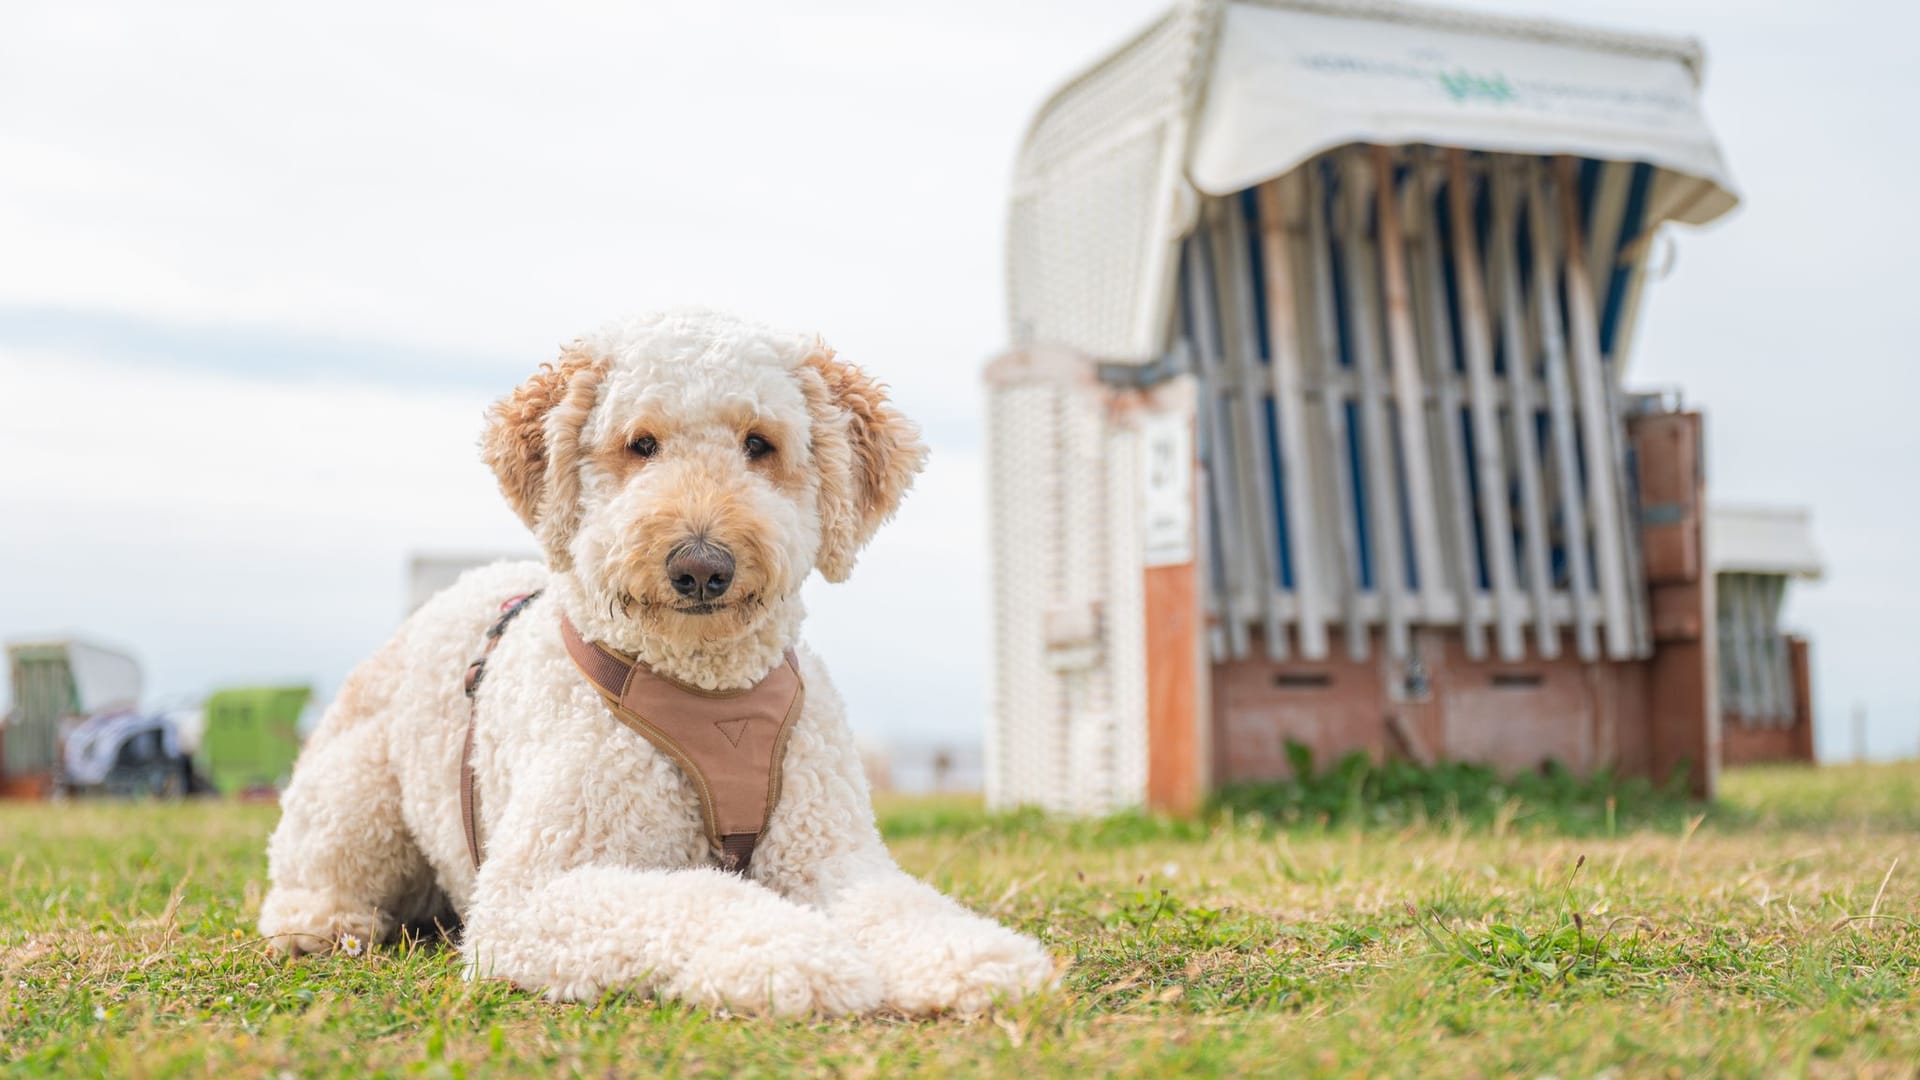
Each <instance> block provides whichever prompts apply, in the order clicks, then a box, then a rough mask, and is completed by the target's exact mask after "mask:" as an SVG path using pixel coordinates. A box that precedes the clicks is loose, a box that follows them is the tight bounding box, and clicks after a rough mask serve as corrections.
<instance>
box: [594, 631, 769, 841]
mask: <svg viewBox="0 0 1920 1080" xmlns="http://www.w3.org/2000/svg"><path fill="white" fill-rule="evenodd" d="M560 636H561V638H562V640H564V641H565V642H566V646H567V655H568V656H570V657H572V658H573V663H574V666H575V667H578V668H579V669H580V672H581V674H583V675H585V676H586V677H587V681H588V682H590V683H592V684H593V687H594V689H596V690H598V691H600V696H601V697H602V698H604V699H606V702H607V708H608V709H609V710H610V711H611V712H612V713H613V715H614V718H615V719H617V720H619V721H620V722H621V723H622V724H625V725H626V726H627V727H629V728H631V729H633V731H634V732H635V733H637V734H638V735H640V736H641V737H642V738H644V739H646V740H647V741H648V742H650V743H652V744H653V745H654V746H655V747H656V748H658V749H659V750H660V752H661V753H663V754H665V755H667V756H668V757H670V758H672V759H673V760H674V761H675V762H676V763H678V764H679V766H680V768H681V769H682V770H683V771H685V772H686V774H687V779H689V780H691V781H692V782H693V788H694V791H695V792H696V793H698V794H699V796H700V810H701V816H702V818H703V822H702V824H703V825H704V827H705V829H706V834H707V842H708V843H709V844H711V845H712V847H713V850H714V853H715V855H716V856H718V858H719V860H720V864H721V865H722V866H723V867H725V868H726V869H729V870H735V871H739V872H741V873H745V872H746V869H747V866H748V864H749V863H750V862H751V861H752V860H753V849H754V847H755V846H756V845H758V844H759V842H760V834H761V833H762V832H765V831H766V827H767V822H768V821H769V820H770V819H771V818H772V817H773V808H774V806H775V804H777V803H778V802H779V801H780V767H781V763H782V760H783V759H784V758H785V757H786V751H787V737H788V735H790V734H791V733H792V730H793V722H794V721H795V720H797V719H799V717H800V710H801V708H802V707H803V706H804V704H805V702H806V687H805V684H804V683H803V682H802V680H801V678H800V663H799V661H798V660H797V659H796V658H795V657H794V655H793V650H791V649H788V650H787V651H786V654H785V656H784V657H783V658H782V662H781V663H780V665H779V666H777V667H775V668H774V669H773V671H772V672H770V673H768V675H767V677H766V678H764V679H761V680H760V681H759V682H758V683H755V684H754V685H752V686H750V687H747V688H746V689H744V690H702V689H700V688H699V687H696V686H689V685H687V684H686V683H683V682H680V681H679V680H677V679H672V678H668V677H667V676H665V675H661V674H659V673H658V672H656V671H654V670H653V669H652V668H649V667H648V666H647V665H645V664H643V663H640V662H638V661H637V660H633V659H630V658H628V657H626V656H624V655H622V654H620V653H616V652H614V651H613V650H612V649H609V648H607V647H606V646H604V645H599V644H595V643H593V642H589V641H587V640H586V639H585V638H583V637H581V636H580V632H579V631H578V630H576V629H574V626H573V623H572V622H571V621H570V620H568V618H567V617H566V616H565V615H564V614H563V615H561V616H560Z"/></svg>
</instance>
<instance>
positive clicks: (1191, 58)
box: [1008, 0, 1738, 362]
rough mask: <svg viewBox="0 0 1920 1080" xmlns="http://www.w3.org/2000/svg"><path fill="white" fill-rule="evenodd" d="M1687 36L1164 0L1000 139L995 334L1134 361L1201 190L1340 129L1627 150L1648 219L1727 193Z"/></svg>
mask: <svg viewBox="0 0 1920 1080" xmlns="http://www.w3.org/2000/svg"><path fill="white" fill-rule="evenodd" d="M1702 66H1703V59H1702V52H1701V49H1700V47H1699V45H1698V44H1697V43H1696V42H1694V41H1692V40H1688V39H1675V38H1665V37H1654V36H1648V35H1642V34H1627V33H1619V32H1613V31H1605V30H1596V29H1590V28H1584V27H1577V26H1572V25H1568V24H1565V23H1560V22H1554V21H1547V20H1538V19H1514V18H1503V17H1496V16H1489V15H1480V14H1469V13H1463V12H1457V11H1450V10H1446V9H1441V8H1431V7H1424V6H1416V5H1411V4H1403V3H1391V2H1363V0H1235V2H1231V3H1228V2H1221V0H1200V2H1189V3H1183V4H1181V5H1180V6H1177V7H1175V8H1174V9H1173V10H1171V11H1169V12H1168V13H1167V14H1165V15H1163V16H1162V17H1160V18H1159V19H1157V20H1155V21H1154V22H1153V23H1152V24H1151V25H1150V26H1148V27H1147V28H1146V29H1145V30H1144V31H1142V32H1141V33H1140V34H1139V35H1137V36H1136V37H1135V38H1133V39H1132V40H1131V41H1129V42H1127V43H1126V44H1125V45H1124V46H1122V47H1121V48H1120V49H1118V50H1116V51H1115V52H1113V53H1112V54H1110V55H1109V56H1108V57H1107V58H1106V59H1104V60H1102V61H1100V62H1099V63H1098V64H1096V65H1094V66H1093V67H1092V68H1090V69H1088V70H1087V71H1086V72H1084V73H1083V74H1081V75H1080V76H1078V77H1077V78H1075V79H1073V80H1072V81H1070V82H1069V83H1068V84H1067V85H1066V86H1064V87H1063V88H1062V89H1061V90H1060V91H1058V92H1057V93H1056V94H1055V95H1054V96H1053V97H1052V98H1051V99H1050V100H1049V101H1048V102H1047V103H1046V104H1045V105H1044V106H1043V107H1042V109H1041V110H1040V112H1039V114H1038V115H1037V117H1036V118H1035V120H1034V122H1033V124H1032V126H1031V128H1030V129H1029V132H1028V134H1027V138H1026V141H1025V143H1024V144H1023V146H1022V148H1021V152H1020V156H1019V161H1018V164H1017V166H1016V170H1015V178H1014V193H1013V200H1012V208H1011V212H1010V216H1009V226H1008V290H1009V313H1010V322H1011V324H1012V342H1013V344H1015V345H1054V346H1064V347H1068V348H1071V349H1074V350H1076V351H1079V352H1081V353H1084V354H1086V355H1089V356H1093V357H1096V358H1099V359H1102V360H1112V361H1133V362H1144V361H1148V360H1152V359H1155V358H1157V357H1158V356H1160V355H1161V354H1162V352H1163V351H1164V350H1165V349H1166V348H1167V346H1168V340H1169V331H1170V326H1171V314H1172V307H1173V303H1172V301H1173V296H1174V281H1175V276H1176V264H1177V261H1178V248H1179V244H1180V241H1181V239H1182V238H1183V237H1185V236H1186V235H1187V234H1188V233H1189V232H1191V231H1192V230H1193V228H1194V227H1195V225H1196V224H1197V222H1198V220H1199V210H1200V203H1201V202H1202V201H1203V197H1205V196H1227V195H1232V194H1234V193H1235V192H1239V191H1244V190H1246V189H1249V188H1252V187H1255V186H1257V185H1259V184H1261V183H1263V182H1265V181H1268V180H1272V179H1275V178H1278V177H1280V176H1283V175H1285V174H1286V173H1289V172H1291V171H1293V170H1294V169H1296V168H1298V167H1299V166H1300V165H1302V164H1304V163H1306V162H1308V161H1309V160H1311V159H1313V158H1314V157H1316V156H1317V155H1320V154H1322V153H1324V152H1325V151H1328V150H1331V149H1334V148H1337V147H1341V146H1346V145H1350V144H1376V145H1390V146H1400V145H1418V144H1426V145H1433V146H1444V147H1458V148H1461V149H1466V150H1476V151H1494V152H1503V153H1510V154H1532V155H1569V156H1572V157H1576V158H1580V159H1583V160H1585V161H1591V162H1600V163H1606V162H1615V163H1621V164H1639V165H1643V166H1647V167H1649V169H1650V172H1651V179H1650V181H1649V183H1648V186H1647V190H1646V192H1645V194H1644V205H1643V206H1642V208H1641V210H1640V212H1641V213H1642V214H1643V215H1644V222H1645V226H1646V228H1647V230H1649V231H1650V230H1651V229H1653V228H1657V227H1658V225H1660V224H1661V223H1664V222H1667V221H1679V222H1685V223H1689V224H1702V223H1705V222H1708V221H1711V220H1713V219H1715V218H1717V217H1719V216H1721V215H1722V214H1725V213H1726V212H1727V211H1729V210H1731V209H1732V208H1733V207H1734V206H1735V204H1736V203H1737V202H1738V195H1737V194H1736V192H1735V188H1734V185H1733V183H1732V181H1731V179H1730V177H1729V174H1728V170H1727V167H1726V163H1725V161H1724V160H1723V158H1722V155H1721V153H1720V149H1719V146H1718V144H1717V143H1716V141H1715V139H1714V137H1713V134H1712V132H1711V130H1710V129H1709V128H1708V126H1707V123H1706V121H1705V118H1704V117H1703V115H1702V113H1701V110H1700V103H1699V90H1700V83H1701V72H1702Z"/></svg>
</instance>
